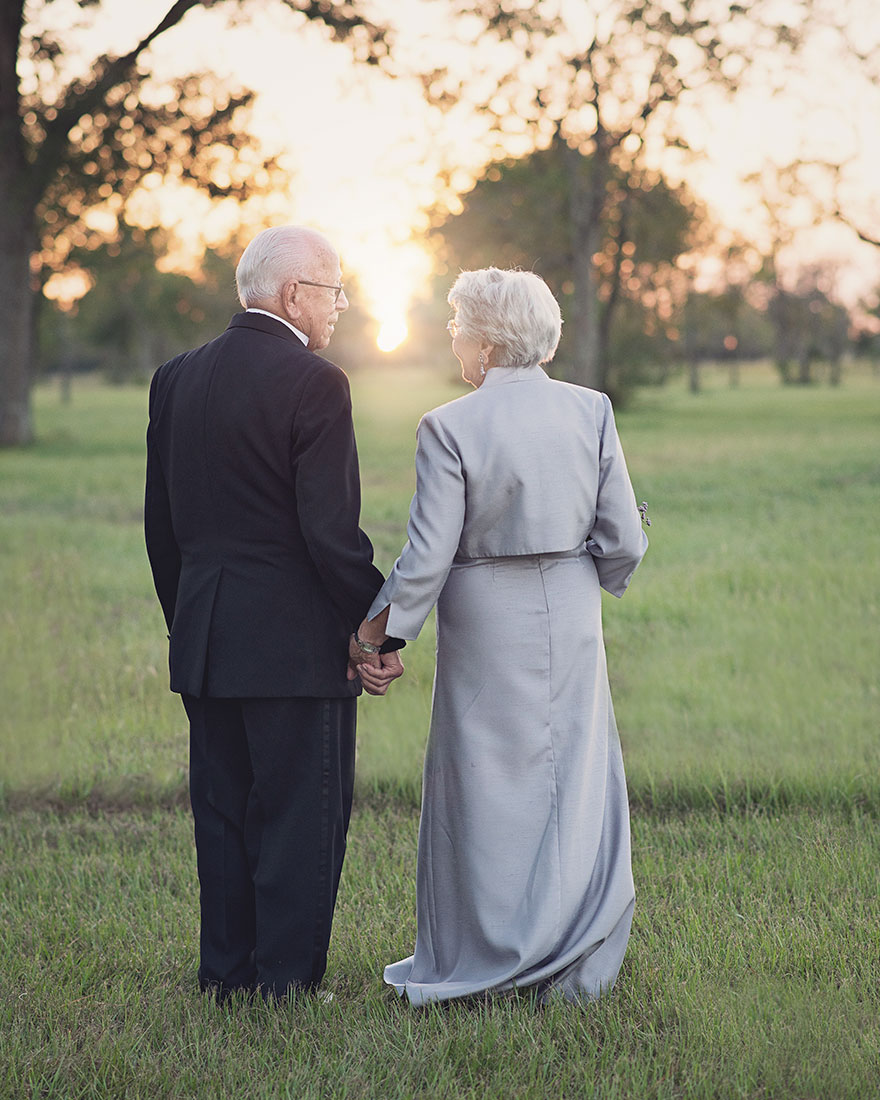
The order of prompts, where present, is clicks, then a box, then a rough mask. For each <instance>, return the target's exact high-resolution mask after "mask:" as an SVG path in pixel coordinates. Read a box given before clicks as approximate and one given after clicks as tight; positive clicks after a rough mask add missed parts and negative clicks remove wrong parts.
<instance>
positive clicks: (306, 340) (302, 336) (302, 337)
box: [245, 306, 309, 347]
mask: <svg viewBox="0 0 880 1100" xmlns="http://www.w3.org/2000/svg"><path fill="white" fill-rule="evenodd" d="M245 313H262V315H263V316H264V317H274V318H275V320H276V321H280V322H281V324H282V325H287V327H288V328H289V329H290V331H291V332H293V333H295V334H296V335H297V336H298V337H299V338H300V340H302V342H303V343H304V344H305V346H306V347H308V346H309V338H308V336H306V334H305V333H304V332H302V331H301V330H300V329H298V328H297V327H296V325H292V324H291V323H290V321H287V320H285V319H284V318H283V317H279V316H278V314H277V313H272V311H271V310H268V309H259V308H258V307H257V306H248V308H247V309H246V310H245Z"/></svg>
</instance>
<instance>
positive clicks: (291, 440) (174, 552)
mask: <svg viewBox="0 0 880 1100" xmlns="http://www.w3.org/2000/svg"><path fill="white" fill-rule="evenodd" d="M359 516H360V481H359V474H358V460H357V449H356V446H355V438H354V428H353V425H352V419H351V398H350V393H349V385H348V379H347V378H346V376H345V374H344V373H343V372H342V371H341V370H340V369H339V368H338V367H336V366H334V365H333V364H332V363H329V362H328V361H327V360H325V359H322V358H321V357H320V356H318V355H315V354H314V353H313V352H311V351H309V350H308V349H307V348H305V347H304V346H303V344H302V342H301V341H300V340H299V339H298V338H297V337H296V335H295V334H294V333H293V332H291V331H290V329H288V328H287V327H286V326H285V325H283V324H282V323H281V322H280V321H276V320H274V319H273V318H271V317H266V316H263V315H261V314H255V313H241V314H238V315H236V316H235V317H233V319H232V321H231V323H230V325H229V327H228V328H227V330H226V331H225V332H224V333H223V334H222V335H220V336H218V337H217V339H215V340H212V341H211V342H210V343H209V344H205V345H204V346H203V347H201V348H197V349H196V350H194V351H189V352H186V353H185V354H183V355H180V356H178V357H177V358H175V359H172V360H171V361H170V362H168V363H165V364H164V365H163V366H162V367H160V368H159V370H158V371H157V372H156V374H155V375H154V377H153V382H152V386H151V388H150V423H149V427H148V429H147V486H146V502H145V530H146V541H147V552H148V554H149V558H150V564H151V567H152V570H153V579H154V581H155V584H156V591H157V593H158V596H159V600H160V602H161V604H162V609H163V611H164V613H165V620H166V622H167V623H168V628H169V631H170V666H171V690H172V691H177V692H182V693H186V694H190V695H210V696H215V697H221V698H241V697H262V698H273V697H283V696H318V697H325V698H328V697H329V698H334V697H344V696H350V695H356V694H358V693H359V691H360V684H359V681H356V680H355V681H349V680H347V679H346V675H345V673H346V666H347V654H348V636H349V634H350V633H351V631H352V630H353V629H354V628H355V626H357V625H358V624H359V623H360V622H361V620H362V618H363V617H364V615H365V614H366V612H367V610H368V609H369V607H370V604H371V602H372V600H373V597H374V596H375V595H376V593H377V592H378V590H379V588H380V587H381V586H382V581H383V578H382V574H381V573H380V572H379V570H378V569H376V567H375V566H374V565H373V564H372V558H373V548H372V546H371V544H370V540H369V539H368V538H367V536H366V535H365V534H364V532H363V531H361V529H360V527H359Z"/></svg>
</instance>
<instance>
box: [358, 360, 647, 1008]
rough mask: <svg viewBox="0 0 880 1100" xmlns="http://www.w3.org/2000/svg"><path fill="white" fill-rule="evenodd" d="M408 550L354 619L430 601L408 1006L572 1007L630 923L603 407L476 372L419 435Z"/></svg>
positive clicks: (392, 973)
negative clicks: (608, 657)
mask: <svg viewBox="0 0 880 1100" xmlns="http://www.w3.org/2000/svg"><path fill="white" fill-rule="evenodd" d="M416 473H417V486H416V493H415V496H414V497H413V501H412V506H411V510H410V518H409V524H408V528H407V534H408V541H407V544H406V546H405V547H404V549H403V551H402V553H401V555H400V557H399V558H398V560H397V562H396V564H395V565H394V568H393V569H392V571H391V573H390V575H389V577H388V580H387V582H386V583H385V586H384V587H383V588H382V590H381V592H380V593H379V595H378V596H377V597H376V600H375V602H374V603H373V606H372V607H371V609H370V612H369V615H370V617H371V618H372V617H374V616H375V615H377V614H378V613H379V612H380V611H381V610H382V609H383V608H384V607H386V606H388V605H390V612H389V619H388V628H387V629H388V633H389V634H392V635H395V636H397V637H402V638H415V637H416V636H417V635H418V633H419V630H420V629H421V627H422V626H423V624H424V622H425V619H426V618H427V616H428V613H429V612H430V610H431V608H432V607H433V606H434V604H435V603H436V605H437V665H436V674H435V680H434V698H433V706H432V712H431V726H430V732H429V736H428V745H427V752H426V758H425V770H424V784H423V789H422V815H421V822H420V827H419V852H418V870H417V917H418V933H417V937H416V945H415V951H414V953H413V954H412V955H410V956H409V957H408V958H405V959H402V960H401V961H400V962H396V963H393V964H391V965H389V966H387V967H386V968H385V981H386V982H387V983H388V984H390V985H393V986H394V987H395V988H396V989H397V991H398V992H399V993H401V994H406V996H407V997H408V999H409V1001H410V1002H411V1003H412V1004H416V1005H418V1004H423V1003H425V1002H428V1001H439V1000H446V999H449V998H453V997H462V996H468V995H471V994H475V993H482V992H486V991H497V992H500V991H504V990H510V989H513V988H515V987H516V988H524V987H535V992H536V993H537V994H538V996H539V997H540V998H541V999H542V1000H546V999H548V998H550V997H552V996H554V995H558V996H564V997H565V998H567V999H569V1000H578V999H592V998H595V997H598V996H599V995H600V994H601V993H602V992H603V991H605V990H607V989H609V988H610V987H611V986H612V985H613V984H614V981H615V979H616V977H617V973H618V970H619V969H620V965H621V962H622V960H623V955H624V951H625V950H626V944H627V940H628V938H629V932H630V924H631V921H632V912H633V898H634V890H633V880H632V870H631V864H630V841H629V814H628V807H627V795H626V784H625V779H624V772H623V761H622V757H621V751H620V742H619V739H618V736H617V728H616V726H615V723H614V712H613V710H612V706H611V696H610V693H609V689H608V676H607V672H606V665H605V650H604V644H603V640H602V624H601V604H600V593H599V589H600V586H601V587H604V588H606V589H607V590H608V591H610V592H612V593H614V594H615V595H617V596H620V595H622V594H623V592H624V590H625V589H626V587H627V585H628V584H629V581H630V578H631V577H632V574H633V572H634V571H635V568H636V566H637V565H638V563H639V561H640V560H641V558H642V556H643V554H644V553H645V549H646V547H647V538H646V537H645V534H644V532H643V531H642V527H641V520H640V516H639V513H638V509H637V507H636V502H635V498H634V495H633V490H632V486H631V484H630V480H629V475H628V473H627V469H626V463H625V461H624V458H623V454H622V452H621V449H620V444H619V441H618V438H617V431H616V428H615V425H614V417H613V413H612V410H611V404H610V402H609V400H608V398H607V397H605V396H604V395H603V394H600V393H597V392H596V391H594V390H588V389H584V388H581V387H578V386H571V385H568V384H566V383H563V382H556V381H553V380H551V379H550V378H548V376H547V375H546V374H545V373H544V371H543V370H542V369H541V368H540V367H538V366H531V367H517V368H501V367H496V368H493V369H492V370H490V371H489V372H488V373H487V375H486V378H485V380H484V382H483V384H482V386H481V387H480V389H479V390H476V391H474V392H473V393H470V394H468V395H467V396H465V397H461V398H459V399H458V400H456V401H452V402H450V403H449V404H448V405H443V406H442V407H440V408H438V409H435V410H433V411H432V412H430V413H428V414H427V415H426V416H425V417H423V419H422V421H421V423H420V424H419V430H418V446H417V452H416Z"/></svg>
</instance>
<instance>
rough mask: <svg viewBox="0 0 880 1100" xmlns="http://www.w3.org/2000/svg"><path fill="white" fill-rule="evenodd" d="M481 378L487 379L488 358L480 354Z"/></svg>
mask: <svg viewBox="0 0 880 1100" xmlns="http://www.w3.org/2000/svg"><path fill="white" fill-rule="evenodd" d="M480 377H481V378H485V377H486V356H485V355H483V353H482V352H480Z"/></svg>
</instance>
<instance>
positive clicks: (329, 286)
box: [296, 279, 344, 305]
mask: <svg viewBox="0 0 880 1100" xmlns="http://www.w3.org/2000/svg"><path fill="white" fill-rule="evenodd" d="M296 281H297V282H298V283H305V285H306V286H322V287H324V288H325V289H326V290H335V291H336V297H335V298H334V299H333V304H334V305H336V303H337V302H338V301H339V295H340V294H341V293H342V291H343V289H344V284H343V283H313V282H311V281H310V280H309V279H297V280H296Z"/></svg>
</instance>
